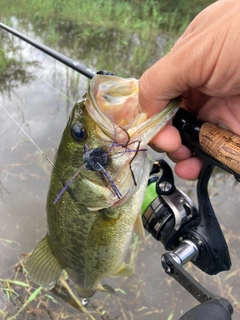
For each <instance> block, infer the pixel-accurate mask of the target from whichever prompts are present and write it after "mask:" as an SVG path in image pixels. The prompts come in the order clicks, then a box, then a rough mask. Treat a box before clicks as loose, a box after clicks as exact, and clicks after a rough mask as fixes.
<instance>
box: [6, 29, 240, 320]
mask: <svg viewBox="0 0 240 320" xmlns="http://www.w3.org/2000/svg"><path fill="white" fill-rule="evenodd" d="M0 27H1V28H2V29H5V30H6V31H8V32H10V33H11V34H13V35H15V36H17V37H18V38H20V39H22V40H24V41H26V42H27V43H29V44H30V45H32V46H34V47H36V48H37V49H39V50H41V51H43V52H45V53H46V54H48V55H50V56H51V57H53V58H54V59H56V60H58V61H60V62H62V63H63V64H65V65H67V66H68V67H70V68H72V69H73V70H75V71H77V72H79V73H81V74H82V75H84V76H86V77H88V78H89V79H92V78H93V77H94V76H95V75H96V74H107V75H112V73H110V72H107V71H99V72H94V71H92V70H91V69H89V68H86V67H84V66H82V65H81V64H80V63H78V62H76V61H74V60H72V59H69V58H67V57H65V56H64V55H62V54H60V53H58V52H56V51H54V50H52V49H50V48H48V47H47V46H45V45H43V44H40V43H38V42H36V41H34V40H32V39H31V38H29V37H27V36H25V35H23V34H22V33H20V32H18V31H16V30H14V29H12V28H10V27H8V26H6V25H4V24H3V23H0ZM173 125H174V126H175V127H176V128H177V129H178V130H179V132H180V134H181V138H182V143H183V144H185V145H186V146H187V147H188V148H189V149H191V150H192V151H193V152H194V153H195V154H197V155H198V156H199V157H200V158H201V159H202V160H203V163H204V166H203V169H202V171H201V174H200V177H199V180H198V187H197V191H198V203H199V209H198V210H197V209H196V207H195V206H194V205H193V203H192V201H191V199H189V197H188V196H186V195H185V194H184V193H183V192H182V191H181V190H180V189H178V188H177V187H176V186H175V184H174V179H173V174H172V171H171V168H170V167H169V166H168V165H167V163H165V162H164V160H159V161H156V162H155V164H154V166H153V168H152V171H151V173H150V177H149V186H148V188H147V192H146V195H147V196H146V197H145V200H144V203H143V209H142V220H143V224H144V227H145V229H146V230H147V231H148V232H149V233H151V234H152V236H153V237H154V238H155V239H156V240H158V241H161V242H162V244H163V245H164V247H165V249H166V250H171V251H172V252H171V253H165V254H164V255H163V256H162V266H163V268H164V270H165V272H166V273H167V274H168V275H169V276H171V277H173V278H174V279H175V280H176V281H177V282H179V284H180V285H181V286H183V287H184V288H185V289H186V290H187V291H188V292H189V293H191V294H192V295H193V296H194V297H195V298H196V299H197V300H198V301H199V302H200V305H198V306H197V307H195V308H193V309H191V310H189V311H188V312H187V313H186V314H184V315H183V316H182V317H181V319H180V320H192V319H194V320H201V319H204V318H205V319H206V316H208V315H211V319H212V320H214V319H217V320H230V319H231V315H232V313H233V308H232V306H231V304H230V302H229V301H228V300H226V299H224V298H222V297H220V296H216V295H214V294H212V293H210V292H209V291H207V290H206V289H205V288H203V287H202V286H201V285H200V284H199V283H198V282H197V281H196V280H195V279H194V278H193V277H191V275H190V274H189V273H188V272H186V271H185V270H184V269H183V267H182V265H183V264H185V263H186V262H188V261H191V262H192V263H194V264H195V265H196V266H197V267H198V268H200V269H201V270H202V271H204V272H206V273H208V274H217V273H218V272H220V271H224V270H229V269H230V267H231V259H230V255H229V252H228V248H227V244H226V242H225V239H224V236H223V234H222V231H221V228H220V226H219V224H218V221H217V218H216V215H215V213H214V211H213V208H212V206H211V202H210V200H209V196H208V191H207V185H208V181H209V179H210V176H211V173H212V169H213V167H215V166H217V167H219V168H221V169H223V170H225V171H227V172H229V173H231V174H233V175H234V177H235V178H236V179H237V180H238V181H240V169H239V167H240V164H239V159H238V155H239V148H238V145H239V139H240V138H239V137H238V136H236V135H233V134H232V133H230V132H227V131H226V130H222V129H221V128H218V127H217V128H216V127H214V128H212V127H209V124H205V123H202V122H200V121H198V120H197V119H196V118H194V117H193V116H192V115H191V114H190V113H189V112H187V111H185V110H183V109H181V108H180V109H179V111H178V112H177V114H176V116H175V118H174V120H173ZM216 129H217V130H220V132H219V131H218V132H217V131H216ZM204 136H208V137H209V136H210V137H211V139H212V141H211V143H210V146H209V145H207V144H206V143H205V142H204V140H203V139H202V138H204ZM215 137H217V138H219V137H221V138H222V139H223V140H224V141H221V142H219V140H217V141H215V140H214V138H215ZM208 140H210V139H208ZM213 145H214V147H217V148H218V149H217V150H214V153H211V150H210V149H211V148H212V147H213ZM207 147H208V148H207ZM222 147H223V149H224V153H223V152H222V151H221V148H222ZM160 170H161V175H159V172H160Z"/></svg>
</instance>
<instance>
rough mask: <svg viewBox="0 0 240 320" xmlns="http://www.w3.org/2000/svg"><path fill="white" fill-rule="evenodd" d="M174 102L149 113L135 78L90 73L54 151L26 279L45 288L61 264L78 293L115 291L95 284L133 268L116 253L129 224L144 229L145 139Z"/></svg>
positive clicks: (123, 247) (126, 240) (125, 243)
mask: <svg viewBox="0 0 240 320" xmlns="http://www.w3.org/2000/svg"><path fill="white" fill-rule="evenodd" d="M178 107H179V104H178V101H177V100H176V101H172V102H171V103H170V104H169V105H168V106H167V107H166V108H165V109H164V110H163V111H161V112H159V113H158V114H156V115H154V116H152V117H151V118H149V119H148V117H147V114H146V113H144V112H142V111H141V109H140V107H139V105H138V81H137V80H136V79H123V78H119V77H114V76H100V75H97V76H95V77H94V78H93V79H92V80H91V82H90V86H89V90H88V93H87V94H86V95H85V97H84V98H83V99H82V100H81V101H79V102H78V103H77V104H76V105H75V106H74V108H73V110H72V112H71V115H70V118H69V121H68V123H67V126H66V128H65V130H64V132H63V135H62V140H61V143H60V145H59V148H58V151H57V154H56V157H55V163H54V167H53V170H52V176H51V183H50V188H49V191H48V197H47V206H46V210H47V223H48V232H47V235H46V236H45V238H44V239H43V240H42V241H41V242H40V243H39V244H38V245H37V247H36V248H35V249H34V250H33V252H32V254H31V256H30V258H29V261H28V262H27V266H26V267H27V270H28V272H29V276H30V279H31V280H33V281H34V282H36V283H37V284H39V285H41V286H44V287H48V288H52V287H54V285H55V284H56V282H57V280H58V279H59V277H60V275H61V273H62V271H63V269H65V270H66V272H67V273H68V275H69V277H70V278H71V279H72V280H73V281H74V282H75V284H76V290H77V292H78V294H79V296H80V297H82V298H89V297H91V296H93V294H94V293H95V292H96V290H98V289H99V290H103V291H106V290H107V291H108V290H109V291H114V290H113V289H111V288H110V287H109V286H107V285H105V286H104V285H102V281H103V280H104V279H105V278H106V277H109V276H127V275H130V274H132V273H133V271H131V270H130V269H129V267H128V266H127V265H125V264H124V262H123V260H124V257H125V255H126V252H127V249H128V247H129V244H130V242H131V238H132V233H133V230H134V229H135V230H138V232H140V234H144V231H143V226H142V221H141V216H140V211H141V206H142V202H143V199H144V194H145V189H146V186H147V181H148V176H149V170H150V165H149V161H148V159H147V156H146V152H145V147H146V145H147V144H148V142H149V141H150V140H151V139H152V138H153V137H154V136H155V135H156V133H157V132H159V131H160V130H161V128H163V127H164V125H165V124H166V123H167V122H168V121H169V120H170V119H171V118H172V117H173V115H174V114H175V112H176V111H177V109H178ZM71 178H72V179H71ZM69 181H70V182H69ZM66 186H67V187H66ZM61 190H63V191H64V192H62V193H61ZM59 193H60V196H58V197H57V195H58V194H59ZM56 199H57V200H56ZM54 203H55V204H54Z"/></svg>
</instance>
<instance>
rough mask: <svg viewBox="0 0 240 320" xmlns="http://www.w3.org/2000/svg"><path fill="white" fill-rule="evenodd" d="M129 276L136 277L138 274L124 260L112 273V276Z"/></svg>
mask: <svg viewBox="0 0 240 320" xmlns="http://www.w3.org/2000/svg"><path fill="white" fill-rule="evenodd" d="M129 276H131V277H133V276H134V277H138V275H137V274H136V273H135V272H134V271H133V270H132V269H131V268H130V267H129V266H128V265H126V263H124V262H123V263H122V264H121V266H120V267H119V268H118V269H117V270H116V271H115V272H114V274H113V275H112V277H129Z"/></svg>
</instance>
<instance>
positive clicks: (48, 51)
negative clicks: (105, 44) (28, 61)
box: [0, 22, 96, 79]
mask: <svg viewBox="0 0 240 320" xmlns="http://www.w3.org/2000/svg"><path fill="white" fill-rule="evenodd" d="M0 27H1V28H2V29H4V30H6V31H8V32H9V33H11V34H13V35H14V36H16V37H18V38H20V39H22V40H24V41H25V42H27V43H29V44H30V45H32V46H33V47H35V48H37V49H39V50H41V51H43V52H44V53H46V54H47V55H49V56H51V57H52V58H54V59H56V60H58V61H60V62H62V63H63V64H65V65H66V66H68V67H70V68H71V69H73V70H75V71H77V72H79V73H81V74H82V75H84V76H85V77H87V78H89V79H92V78H93V77H94V76H95V74H96V72H95V71H93V70H91V69H89V68H86V67H85V66H83V65H82V64H81V63H79V62H77V61H75V60H72V59H70V58H68V57H66V56H64V55H63V54H61V53H59V52H57V51H55V50H53V49H51V48H49V47H47V46H45V45H44V44H41V43H39V42H37V41H34V40H33V39H31V38H29V37H28V36H26V35H24V34H22V33H21V32H18V31H17V30H15V29H12V28H10V27H8V26H7V25H5V24H3V23H1V22H0Z"/></svg>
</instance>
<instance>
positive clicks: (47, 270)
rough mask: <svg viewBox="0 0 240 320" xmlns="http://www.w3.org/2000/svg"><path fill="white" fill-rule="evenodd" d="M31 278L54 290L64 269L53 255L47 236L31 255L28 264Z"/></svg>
mask: <svg viewBox="0 0 240 320" xmlns="http://www.w3.org/2000/svg"><path fill="white" fill-rule="evenodd" d="M26 269H27V271H28V275H29V278H30V279H31V280H32V281H33V282H35V283H36V284H38V285H40V286H43V287H47V288H49V289H52V288H53V287H54V286H55V284H56V282H57V280H58V279H59V277H60V275H61V273H62V271H63V268H62V267H61V265H60V263H59V262H58V260H57V259H56V257H55V256H54V255H53V253H52V250H51V248H50V246H49V243H48V239H47V236H46V237H45V238H43V239H42V240H41V241H40V242H39V244H38V245H37V246H36V248H35V249H34V250H33V252H32V253H31V255H30V258H29V260H28V261H27V264H26Z"/></svg>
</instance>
